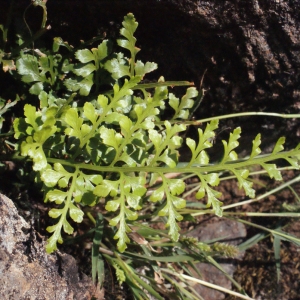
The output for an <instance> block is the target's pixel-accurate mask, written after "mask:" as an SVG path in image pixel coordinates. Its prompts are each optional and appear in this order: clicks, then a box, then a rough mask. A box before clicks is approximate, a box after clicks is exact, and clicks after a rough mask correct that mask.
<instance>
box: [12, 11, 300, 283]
mask: <svg viewBox="0 0 300 300" xmlns="http://www.w3.org/2000/svg"><path fill="white" fill-rule="evenodd" d="M122 24H123V28H122V29H121V35H122V37H123V38H122V39H120V40H118V41H117V43H118V45H119V46H120V47H121V48H123V49H124V50H125V53H129V54H130V56H129V57H126V56H125V54H124V53H122V52H120V53H111V49H112V47H111V42H109V41H107V40H105V41H103V42H102V43H101V44H100V45H99V46H98V47H97V48H93V49H91V50H90V49H80V50H78V51H75V58H76V59H77V60H78V61H79V62H78V63H77V64H76V63H75V64H74V65H71V64H69V63H67V62H65V63H64V60H63V58H62V56H60V55H59V54H57V53H56V54H55V53H54V54H49V55H48V56H47V59H45V58H43V57H40V58H39V59H37V58H32V57H31V56H30V55H23V56H22V57H21V58H20V59H19V60H18V62H17V67H18V72H19V73H20V74H21V75H22V76H23V77H22V80H23V81H24V82H26V83H28V84H32V86H31V88H30V91H31V92H32V93H33V94H36V95H39V99H40V103H41V104H40V109H36V108H35V107H34V106H32V105H29V104H27V105H25V107H24V118H18V119H16V120H15V122H14V130H15V138H16V139H19V140H20V143H19V145H20V152H21V155H22V156H25V157H30V158H31V159H32V161H33V169H34V170H35V171H37V172H39V173H40V178H41V180H42V181H43V183H44V185H45V189H46V190H47V194H46V199H45V201H50V202H54V203H55V204H56V205H57V206H56V207H55V208H52V209H51V210H50V212H49V215H50V217H52V218H53V219H55V224H54V225H52V226H49V227H48V228H47V231H48V232H50V233H52V236H51V237H50V238H49V240H48V244H47V251H48V252H52V251H54V250H55V249H56V248H57V243H62V242H63V238H62V233H61V232H62V231H64V232H65V233H67V234H72V232H73V227H72V226H71V224H70V223H69V221H68V219H69V218H71V219H72V220H73V221H75V222H77V223H80V222H81V221H82V219H83V215H84V213H83V211H82V207H83V206H85V205H89V206H94V205H96V204H98V203H100V202H101V203H102V201H103V200H101V199H104V201H105V210H106V217H107V218H108V220H109V224H110V226H111V227H113V228H114V227H115V228H116V230H115V233H114V239H116V240H117V241H118V242H117V247H118V250H119V251H120V252H123V251H124V250H125V249H126V247H127V245H128V243H129V242H130V238H129V235H128V234H129V233H130V232H131V223H132V222H133V221H135V220H137V219H138V218H139V216H141V214H140V211H141V209H142V208H144V207H146V206H150V205H151V203H156V202H159V203H160V206H159V208H158V209H157V211H156V215H157V216H160V217H164V218H166V220H167V221H166V226H167V227H168V228H169V235H170V237H171V238H172V239H173V240H174V241H178V239H179V236H180V227H179V225H178V222H179V221H181V220H182V219H183V215H182V214H181V212H180V211H181V210H182V209H183V208H184V207H185V205H186V201H185V199H183V197H182V196H181V195H182V193H183V192H184V190H185V182H184V180H183V179H180V178H176V179H174V178H171V179H170V178H169V177H168V176H167V175H168V174H169V173H175V172H176V173H182V174H191V175H193V176H196V177H198V178H199V182H200V187H199V189H198V191H197V193H196V197H197V199H199V200H200V199H203V198H204V197H207V207H208V208H210V207H211V208H212V209H213V211H214V212H215V214H216V215H217V216H222V202H221V200H220V199H221V196H222V195H221V193H220V192H218V191H217V190H216V189H215V187H216V186H217V185H218V184H219V181H220V179H219V173H220V172H222V171H224V170H227V171H230V172H231V173H233V174H234V175H235V177H236V178H237V180H238V182H239V186H240V188H242V189H244V191H245V193H246V195H248V196H250V197H254V196H255V191H254V189H253V187H252V182H251V181H250V180H249V179H248V176H249V171H248V168H249V167H250V166H252V165H255V164H257V165H260V166H261V167H262V168H263V169H265V170H266V171H267V173H268V174H269V176H270V177H271V178H275V179H276V180H280V179H281V174H280V171H279V170H278V169H277V167H276V165H275V164H274V161H276V160H278V159H285V160H286V161H287V163H288V164H290V165H291V166H293V167H294V168H299V165H298V162H299V156H300V145H298V147H296V148H295V149H293V150H291V151H287V152H283V144H284V139H282V138H280V139H279V140H278V142H277V144H276V145H275V147H274V150H273V152H272V153H270V154H269V155H266V156H259V154H260V152H261V150H260V148H259V145H260V143H261V138H260V135H257V137H256V138H255V140H254V141H253V147H252V151H251V155H250V156H249V158H247V159H240V158H239V157H238V154H237V153H236V151H235V149H236V147H237V146H238V145H239V138H240V135H241V129H240V128H236V129H234V130H233V132H232V133H231V134H230V137H229V139H228V141H223V146H224V154H223V157H222V158H221V157H220V159H221V160H220V163H217V164H211V162H210V161H209V156H208V154H207V149H209V148H211V147H212V146H213V144H212V138H213V137H214V136H215V130H216V129H217V128H218V120H217V119H215V120H213V121H211V122H210V123H208V124H207V125H206V127H205V129H204V130H202V129H200V128H199V129H198V135H199V139H198V141H196V140H194V139H191V138H186V139H185V138H184V137H182V136H181V133H183V132H185V130H186V128H187V122H185V120H187V119H188V117H189V113H190V112H189V110H190V109H191V108H193V107H194V106H195V103H194V101H195V99H197V96H198V92H197V90H196V89H195V88H194V87H189V88H188V89H187V91H186V94H185V95H184V96H183V97H182V98H181V99H179V98H177V97H176V96H175V95H174V94H173V93H169V91H168V87H170V86H173V85H174V83H170V82H165V81H164V79H163V78H160V79H159V80H158V82H155V83H148V84H144V83H142V80H143V79H144V77H145V75H146V74H147V73H149V72H151V71H153V70H155V69H156V68H157V66H156V64H155V63H149V62H147V63H143V62H141V61H139V60H136V55H137V54H138V52H139V51H140V49H138V48H137V47H136V45H135V43H136V39H135V37H134V35H133V34H134V32H135V31H136V29H137V26H138V23H137V22H136V21H135V18H134V16H133V15H132V14H128V15H127V16H126V17H125V18H124V22H123V23H122ZM54 45H56V46H55V47H54V49H55V51H56V52H57V51H58V50H59V46H61V45H62V46H66V47H69V46H68V45H67V44H64V43H63V42H61V41H58V40H57V39H56V40H55V42H54ZM69 50H70V51H71V52H72V49H71V48H69ZM126 51H127V52H126ZM29 61H30V64H29ZM58 62H59V64H58ZM58 78H60V80H61V79H62V80H63V84H64V86H65V87H66V89H67V91H66V93H65V95H66V98H59V97H57V95H56V94H55V92H54V90H53V89H52V87H53V86H55V85H57V84H59V83H58ZM108 83H109V84H111V86H112V89H111V90H109V91H107V92H102V93H100V92H99V91H100V84H104V85H105V84H108ZM175 85H183V86H189V85H191V84H190V83H187V82H179V83H175ZM76 95H81V96H82V97H83V100H81V101H75V100H74V99H75V98H76ZM84 97H86V98H84ZM167 105H169V106H170V107H171V108H172V109H173V110H174V115H173V117H171V118H170V120H161V115H162V112H163V110H164V108H165V107H166V106H167ZM185 143H186V145H187V146H188V148H189V149H190V152H191V159H190V161H188V162H186V163H182V162H179V154H180V152H179V151H180V148H181V147H182V146H183V145H184V144H185ZM148 174H151V176H149V175H148ZM158 178H159V179H160V180H159V181H158ZM150 187H151V190H152V193H151V195H150V196H149V198H147V197H146V194H147V189H148V188H150ZM115 267H116V270H117V273H118V272H119V271H118V268H117V266H115ZM118 279H119V281H124V280H125V279H124V278H123V276H122V273H121V272H119V273H118Z"/></svg>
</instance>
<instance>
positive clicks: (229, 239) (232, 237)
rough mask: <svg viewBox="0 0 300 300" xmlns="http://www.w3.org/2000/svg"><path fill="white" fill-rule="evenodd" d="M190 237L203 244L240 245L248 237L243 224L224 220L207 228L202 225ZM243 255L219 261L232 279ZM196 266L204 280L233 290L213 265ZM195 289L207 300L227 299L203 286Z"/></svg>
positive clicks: (200, 264)
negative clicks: (214, 241) (218, 240)
mask: <svg viewBox="0 0 300 300" xmlns="http://www.w3.org/2000/svg"><path fill="white" fill-rule="evenodd" d="M189 235H190V236H193V237H197V238H198V239H199V241H203V242H207V241H211V240H216V239H220V242H223V243H227V244H230V245H238V244H240V243H241V242H242V240H243V238H244V237H246V235H247V232H246V228H245V226H244V225H243V224H242V223H238V222H236V221H231V220H226V219H224V220H220V221H219V222H218V221H217V222H214V223H211V224H208V225H205V226H202V225H200V226H198V227H196V228H195V229H194V230H193V231H191V232H190V233H189ZM243 255H244V254H243V253H240V254H239V255H238V257H237V258H235V259H227V260H226V259H225V260H224V259H223V260H222V261H218V260H217V261H218V262H219V264H220V266H221V267H222V268H223V269H224V270H225V272H226V273H227V274H228V275H229V276H231V277H232V276H233V273H234V271H235V269H236V262H237V260H238V259H242V257H243ZM196 266H197V268H198V270H199V272H200V273H201V274H202V278H201V279H202V280H205V281H207V282H209V283H213V284H215V285H218V286H221V287H224V288H226V289H229V290H231V281H230V280H229V279H228V278H227V277H226V276H224V274H223V273H222V272H221V271H219V270H218V269H217V268H215V267H214V266H213V265H211V264H208V263H198V264H196ZM194 289H195V290H196V291H197V292H198V293H199V295H201V297H203V299H205V300H221V299H224V298H225V294H224V293H221V292H219V291H217V290H213V289H210V288H208V287H205V286H203V285H201V284H197V285H195V286H194Z"/></svg>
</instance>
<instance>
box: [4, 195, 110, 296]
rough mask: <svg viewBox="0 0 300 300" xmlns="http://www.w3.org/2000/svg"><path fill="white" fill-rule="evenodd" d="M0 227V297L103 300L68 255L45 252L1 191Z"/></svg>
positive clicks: (97, 290)
mask: <svg viewBox="0 0 300 300" xmlns="http://www.w3.org/2000/svg"><path fill="white" fill-rule="evenodd" d="M0 227H1V230H0V286H1V289H0V299H3V300H6V299H16V300H18V299H20V300H25V299H26V300H27V299H30V300H35V299H36V300H38V299H39V300H42V299H43V300H48V299H49V300H52V299H56V300H73V299H74V300H89V299H98V300H99V299H104V295H103V291H100V290H99V288H96V287H95V286H94V285H93V283H92V281H91V279H90V278H88V277H87V276H86V275H84V274H80V273H79V271H78V267H77V265H76V261H75V259H74V258H73V257H72V256H70V255H68V254H63V253H60V252H59V251H57V252H56V253H55V254H52V255H49V254H47V253H46V251H45V242H44V241H42V239H41V238H39V236H38V235H37V233H36V232H35V231H34V230H33V229H32V228H31V227H30V225H29V224H28V223H27V222H26V221H25V220H24V219H23V218H22V217H20V216H19V214H18V211H17V209H16V207H15V206H14V204H13V202H12V201H11V200H10V199H9V198H7V197H6V196H4V195H2V194H0ZM92 297H94V298H92Z"/></svg>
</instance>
